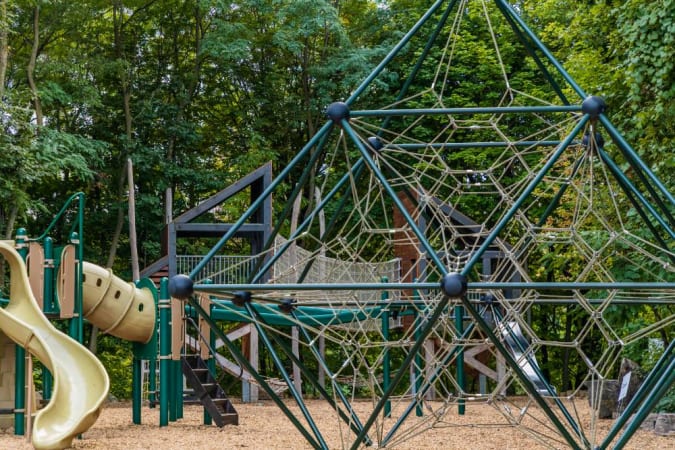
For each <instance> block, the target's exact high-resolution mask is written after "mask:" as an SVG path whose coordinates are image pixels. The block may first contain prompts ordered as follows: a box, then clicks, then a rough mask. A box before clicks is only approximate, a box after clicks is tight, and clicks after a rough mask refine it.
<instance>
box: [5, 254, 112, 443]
mask: <svg viewBox="0 0 675 450" xmlns="http://www.w3.org/2000/svg"><path fill="white" fill-rule="evenodd" d="M0 253H1V254H2V256H3V257H4V258H5V260H6V261H7V263H8V264H9V268H10V276H11V278H10V294H9V304H8V305H7V307H6V308H4V309H2V308H0V329H1V330H2V331H3V332H4V333H5V334H6V335H7V336H9V337H10V339H12V340H13V341H14V342H16V343H17V344H19V345H20V346H22V347H24V348H25V349H26V350H27V351H28V352H30V353H31V354H33V355H35V356H36V357H37V358H38V359H39V360H40V361H41V362H42V364H44V365H45V366H46V367H47V368H48V369H49V371H50V372H51V373H52V375H53V378H54V390H53V391H52V398H51V400H50V401H49V404H48V405H47V406H46V407H44V408H43V409H41V410H40V411H38V412H37V414H36V415H35V418H34V421H33V433H32V436H33V446H34V447H35V448H36V449H63V448H67V447H70V445H71V443H72V440H73V438H74V437H75V436H77V435H78V434H80V433H83V432H84V431H86V430H87V429H89V427H91V426H92V425H93V424H94V422H96V419H97V418H98V415H99V413H100V411H101V407H102V404H103V401H104V400H105V399H106V396H107V395H108V388H109V386H110V380H109V379H108V374H107V373H106V371H105V368H104V367H103V365H102V364H101V362H100V361H99V360H98V359H97V358H96V357H95V356H94V355H93V354H91V353H90V352H89V350H87V349H86V348H85V347H84V346H82V345H81V344H80V343H78V342H77V341H75V340H74V339H72V338H70V337H69V336H68V335H66V334H63V333H62V332H60V331H59V330H57V329H56V328H54V326H53V325H52V324H51V323H50V322H49V320H48V319H47V318H46V317H45V316H44V315H43V314H42V311H41V310H40V307H39V306H38V304H37V302H36V301H35V298H34V297H33V293H32V291H31V288H30V284H29V281H28V274H27V272H26V266H25V264H24V262H23V260H22V259H21V256H20V255H19V254H18V253H17V251H16V250H15V249H14V245H13V243H12V241H0Z"/></svg>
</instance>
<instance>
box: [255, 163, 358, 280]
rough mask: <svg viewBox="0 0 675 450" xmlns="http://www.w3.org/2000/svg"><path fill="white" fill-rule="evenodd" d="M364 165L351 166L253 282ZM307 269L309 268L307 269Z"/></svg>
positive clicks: (258, 278)
mask: <svg viewBox="0 0 675 450" xmlns="http://www.w3.org/2000/svg"><path fill="white" fill-rule="evenodd" d="M362 166H363V160H359V161H357V162H356V164H354V166H353V167H352V168H351V170H350V171H349V172H347V173H346V174H345V175H344V176H343V177H342V178H341V179H340V181H338V183H337V184H336V185H335V187H333V189H331V191H330V192H329V193H328V195H326V196H325V197H324V198H323V199H322V200H321V202H320V203H319V204H318V205H317V207H316V208H315V209H314V211H312V212H311V213H310V214H309V215H308V216H307V218H305V220H303V221H302V223H301V224H300V225H298V227H297V228H296V230H295V232H294V233H293V234H291V235H290V236H289V237H288V240H287V241H286V243H284V244H282V246H281V247H280V248H279V249H278V250H277V251H275V252H274V255H272V256H271V257H270V258H269V260H268V261H267V262H266V263H265V264H264V265H263V266H262V268H261V269H260V270H258V274H257V275H256V276H255V277H253V278H252V279H251V283H257V282H259V281H260V279H261V278H262V275H263V274H264V273H265V272H267V271H268V270H269V269H270V268H271V267H272V266H273V265H274V263H275V262H276V261H277V260H278V259H279V258H280V257H281V256H282V255H283V254H284V252H285V251H286V249H287V248H288V247H290V246H291V245H292V244H293V240H294V239H295V238H296V237H297V236H299V235H300V234H301V233H303V232H304V230H305V228H306V227H307V226H308V225H309V224H311V223H312V220H313V219H314V217H315V216H316V215H317V214H318V213H319V211H321V210H322V209H323V208H324V207H325V206H326V205H327V204H328V202H329V201H330V200H331V199H332V198H333V197H335V195H337V193H338V192H339V191H340V189H341V188H342V187H343V186H344V185H347V182H348V181H349V180H351V179H352V174H353V176H354V178H357V177H358V173H359V172H360V170H361V167H362ZM347 189H351V187H350V186H349V185H347ZM346 197H348V195H344V197H343V198H346ZM339 210H340V208H338V211H339ZM331 225H332V222H331V224H329V225H328V226H327V227H326V228H327V230H330V229H331V228H332V226H331ZM324 234H325V233H324ZM308 266H309V264H308ZM305 270H307V269H305ZM303 274H304V272H303ZM303 274H301V275H300V277H299V278H300V279H302V278H303Z"/></svg>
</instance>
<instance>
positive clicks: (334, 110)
mask: <svg viewBox="0 0 675 450" xmlns="http://www.w3.org/2000/svg"><path fill="white" fill-rule="evenodd" d="M326 115H327V116H328V118H329V119H330V120H332V121H333V123H334V124H336V125H340V122H342V119H347V120H349V106H347V104H346V103H344V102H335V103H331V104H330V105H328V108H326Z"/></svg>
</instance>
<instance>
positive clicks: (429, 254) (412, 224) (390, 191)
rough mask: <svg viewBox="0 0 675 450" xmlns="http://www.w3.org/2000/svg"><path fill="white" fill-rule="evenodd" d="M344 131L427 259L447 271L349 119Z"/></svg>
mask: <svg viewBox="0 0 675 450" xmlns="http://www.w3.org/2000/svg"><path fill="white" fill-rule="evenodd" d="M341 123H342V129H343V130H345V132H346V133H347V134H348V135H349V137H350V138H351V139H352V142H354V144H355V145H356V147H357V148H358V149H359V151H360V152H361V156H362V157H363V159H364V160H365V162H366V164H367V165H368V167H369V168H370V169H371V171H372V173H373V175H375V177H376V178H377V179H378V180H379V181H380V184H381V185H382V188H383V189H384V190H385V191H386V192H387V194H389V198H390V199H391V201H392V202H393V203H394V205H395V206H396V208H397V209H398V211H399V212H400V213H401V215H402V216H403V218H404V219H405V221H406V223H407V224H408V226H409V227H410V229H411V230H412V232H413V233H414V234H415V237H417V239H419V241H420V245H421V246H422V247H423V248H424V251H425V252H426V255H425V256H426V257H427V258H428V259H430V260H431V261H432V262H433V263H434V265H435V266H436V268H437V269H438V270H440V271H441V272H444V271H445V265H444V264H443V262H442V261H441V259H440V257H439V256H438V254H437V253H436V251H435V250H434V249H433V248H432V247H431V245H430V244H429V241H428V240H427V239H426V238H425V236H424V234H423V233H422V231H421V230H420V229H419V227H418V226H417V223H415V220H414V219H413V218H412V217H411V216H410V213H408V209H407V208H406V207H405V205H404V204H403V202H401V200H400V199H399V198H398V196H397V195H396V192H394V189H393V188H392V187H391V185H390V184H389V182H388V181H387V179H386V178H385V177H384V175H382V172H380V170H379V168H378V166H377V164H375V161H374V160H373V158H372V157H371V156H370V153H369V152H368V150H367V149H366V148H365V147H364V146H363V143H362V142H361V140H359V137H358V136H357V135H356V133H355V132H354V129H353V128H352V127H351V125H350V124H349V121H348V120H347V119H342V122H341Z"/></svg>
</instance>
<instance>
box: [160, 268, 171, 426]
mask: <svg viewBox="0 0 675 450" xmlns="http://www.w3.org/2000/svg"><path fill="white" fill-rule="evenodd" d="M170 320H171V298H170V297H169V279H168V278H166V277H165V278H162V280H161V282H160V284H159V329H160V331H159V426H160V427H165V426H167V425H169V394H170V392H169V389H170V384H169V381H170V380H169V377H170V376H171V375H170V372H171V370H170V369H171V367H170V363H171V360H170V358H171V323H170Z"/></svg>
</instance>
